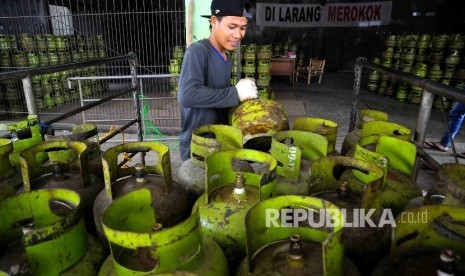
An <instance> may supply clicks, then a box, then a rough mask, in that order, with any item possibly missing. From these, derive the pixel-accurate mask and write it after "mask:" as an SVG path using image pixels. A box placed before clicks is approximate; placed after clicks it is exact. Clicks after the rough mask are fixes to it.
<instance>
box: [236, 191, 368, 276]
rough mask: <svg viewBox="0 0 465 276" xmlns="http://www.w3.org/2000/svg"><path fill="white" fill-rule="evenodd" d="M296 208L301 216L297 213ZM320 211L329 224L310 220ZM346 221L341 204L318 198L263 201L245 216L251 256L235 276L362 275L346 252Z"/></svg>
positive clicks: (286, 197) (286, 198) (282, 197)
mask: <svg viewBox="0 0 465 276" xmlns="http://www.w3.org/2000/svg"><path fill="white" fill-rule="evenodd" d="M297 212H299V214H300V215H299V217H297V215H293V214H297ZM270 214H272V215H270ZM316 214H324V215H325V219H324V222H328V225H324V224H323V223H322V224H320V225H313V222H318V223H315V224H319V221H318V218H313V219H310V216H313V215H316ZM286 216H288V217H287V218H286ZM321 217H322V216H321V215H320V218H321ZM330 221H332V222H333V223H330ZM342 221H343V213H342V212H341V210H340V209H339V208H338V207H337V206H335V205H334V204H332V203H331V202H329V201H326V200H323V199H319V198H315V197H309V196H306V197H300V196H279V197H275V198H272V199H268V200H264V201H262V202H260V203H258V204H257V205H255V206H254V207H253V208H251V209H250V211H249V212H248V213H247V215H246V217H245V226H246V227H245V231H246V235H247V243H246V246H247V257H246V258H245V259H244V260H243V261H242V263H241V264H240V266H239V268H238V269H237V271H236V275H237V276H245V275H257V276H261V275H325V276H339V275H360V272H359V271H358V270H357V268H356V267H355V265H354V264H353V263H352V262H351V261H350V260H349V259H348V258H347V257H346V256H345V254H344V253H345V252H344V244H343V243H342V240H343V231H342V223H341V222H342ZM310 222H312V223H310ZM285 224H286V225H285ZM330 224H331V225H330Z"/></svg>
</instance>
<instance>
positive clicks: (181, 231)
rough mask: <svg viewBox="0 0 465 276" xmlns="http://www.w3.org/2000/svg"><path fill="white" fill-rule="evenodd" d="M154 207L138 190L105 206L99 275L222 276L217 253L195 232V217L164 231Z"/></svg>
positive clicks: (208, 240)
mask: <svg viewBox="0 0 465 276" xmlns="http://www.w3.org/2000/svg"><path fill="white" fill-rule="evenodd" d="M154 204H155V202H154V201H153V197H152V195H151V192H150V191H149V190H147V189H138V190H134V191H132V192H129V193H127V194H126V195H124V196H121V197H120V198H118V199H115V200H114V201H113V202H112V203H111V204H110V205H109V206H108V208H107V210H106V211H105V213H104V214H103V219H102V223H103V229H104V231H105V235H106V236H107V237H108V241H109V242H110V248H111V253H112V255H111V256H110V257H108V258H107V260H106V261H105V263H104V264H103V265H102V267H101V269H100V272H99V275H101V276H110V275H118V276H125V275H211V276H223V275H224V276H226V275H228V265H227V261H226V258H225V256H224V253H223V251H222V250H221V248H220V247H219V246H218V245H217V244H216V243H215V242H214V241H213V240H212V239H211V238H209V237H207V236H205V235H202V233H201V231H200V228H199V224H198V220H199V213H198V211H196V212H193V213H192V215H191V216H189V217H187V218H185V219H184V220H183V221H181V222H179V223H177V224H176V225H173V226H171V227H165V226H164V225H163V224H162V223H159V222H158V220H157V217H156V214H154V212H153V207H152V206H153V205H154ZM180 271H183V272H189V273H187V274H186V273H181V272H180ZM180 273H181V274H180Z"/></svg>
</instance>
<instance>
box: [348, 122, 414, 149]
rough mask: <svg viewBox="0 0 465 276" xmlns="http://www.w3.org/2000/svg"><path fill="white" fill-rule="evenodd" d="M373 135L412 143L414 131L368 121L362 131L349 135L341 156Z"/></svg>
mask: <svg viewBox="0 0 465 276" xmlns="http://www.w3.org/2000/svg"><path fill="white" fill-rule="evenodd" d="M371 135H387V136H392V137H396V138H398V139H401V140H404V141H410V139H411V135H412V131H411V130H410V129H409V128H407V127H405V126H403V125H400V124H397V123H392V122H386V121H368V122H366V123H364V124H363V127H362V129H361V130H359V131H357V130H354V131H352V132H350V133H348V134H347V136H346V137H345V138H344V141H343V143H342V148H341V154H342V155H346V154H347V153H348V152H349V151H350V150H351V149H353V148H354V147H355V145H356V144H357V143H358V141H359V140H360V139H362V138H365V137H367V136H371Z"/></svg>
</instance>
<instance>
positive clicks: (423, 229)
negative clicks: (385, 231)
mask: <svg viewBox="0 0 465 276" xmlns="http://www.w3.org/2000/svg"><path fill="white" fill-rule="evenodd" d="M395 221H396V227H395V228H394V229H393V233H392V241H391V251H390V254H389V256H387V257H385V258H384V259H383V260H381V261H380V262H378V263H377V265H376V267H375V268H374V270H373V271H372V273H371V274H370V275H372V276H384V275H386V276H387V275H400V276H407V275H408V276H423V275H465V263H464V262H463V261H462V260H461V256H464V254H465V242H464V237H465V227H464V225H465V209H464V208H460V207H454V206H447V205H429V206H422V207H419V208H416V209H412V210H408V211H405V212H402V213H400V214H399V215H397V216H396V218H395ZM444 262H445V263H444ZM451 262H454V263H453V264H452V265H451ZM446 273H447V274H446Z"/></svg>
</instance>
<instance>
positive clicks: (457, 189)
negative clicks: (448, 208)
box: [438, 163, 465, 207]
mask: <svg viewBox="0 0 465 276" xmlns="http://www.w3.org/2000/svg"><path fill="white" fill-rule="evenodd" d="M464 171H465V166H464V165H462V164H454V163H445V164H442V165H441V167H440V168H439V172H438V176H439V183H438V185H439V187H441V188H442V189H443V191H444V196H445V197H444V202H443V204H446V205H452V206H460V207H465V180H464V178H463V176H464Z"/></svg>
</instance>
